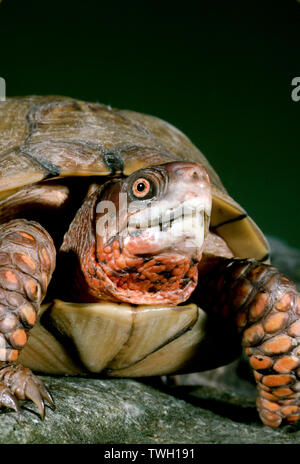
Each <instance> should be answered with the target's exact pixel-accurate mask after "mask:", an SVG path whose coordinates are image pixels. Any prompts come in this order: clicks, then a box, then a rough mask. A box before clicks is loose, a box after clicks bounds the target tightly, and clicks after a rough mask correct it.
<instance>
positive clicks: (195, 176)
mask: <svg viewBox="0 0 300 464" xmlns="http://www.w3.org/2000/svg"><path fill="white" fill-rule="evenodd" d="M192 177H193V179H199V174H198V172H197V171H194V172H193V174H192Z"/></svg>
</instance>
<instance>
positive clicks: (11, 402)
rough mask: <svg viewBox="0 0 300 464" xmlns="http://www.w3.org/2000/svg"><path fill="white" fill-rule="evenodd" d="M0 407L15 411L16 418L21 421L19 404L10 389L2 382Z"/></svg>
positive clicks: (0, 384) (0, 385) (0, 386)
mask: <svg viewBox="0 0 300 464" xmlns="http://www.w3.org/2000/svg"><path fill="white" fill-rule="evenodd" d="M0 406H1V407H4V408H9V409H13V410H14V411H16V413H17V414H18V418H19V419H20V420H21V417H22V413H21V408H20V405H19V402H18V400H17V398H16V397H15V395H13V394H12V393H11V391H10V389H9V388H8V387H7V386H6V385H5V384H4V383H2V382H1V383H0Z"/></svg>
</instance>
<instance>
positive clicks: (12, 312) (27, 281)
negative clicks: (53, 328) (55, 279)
mask: <svg viewBox="0 0 300 464" xmlns="http://www.w3.org/2000/svg"><path fill="white" fill-rule="evenodd" d="M55 255H56V251H55V247H54V244H53V241H52V238H51V237H50V235H49V234H48V232H46V230H45V229H43V227H42V226H41V225H40V224H38V223H36V222H33V221H27V220H24V219H18V220H13V221H10V222H8V223H6V224H2V225H0V406H4V407H9V408H13V409H15V410H16V411H18V413H20V408H19V404H18V400H25V399H30V400H32V401H33V402H34V403H35V404H36V405H37V406H38V408H39V412H40V415H41V417H44V409H45V408H44V401H43V400H46V401H48V403H49V404H50V406H53V401H52V399H51V396H50V394H49V393H48V392H47V390H46V388H45V387H44V386H43V384H42V382H41V381H40V380H39V379H38V378H37V377H36V376H35V375H34V374H32V372H31V371H30V369H27V368H24V367H23V366H21V365H20V364H16V360H17V358H18V354H19V352H20V350H21V349H22V348H23V347H24V345H25V344H26V341H27V338H28V333H29V330H30V329H31V328H32V327H33V326H34V324H35V321H36V316H37V313H38V311H39V307H40V303H41V302H42V300H43V298H44V296H45V294H46V291H47V287H48V284H49V281H50V279H51V276H52V273H53V271H54V268H55Z"/></svg>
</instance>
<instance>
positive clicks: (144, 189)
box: [132, 177, 150, 198]
mask: <svg viewBox="0 0 300 464" xmlns="http://www.w3.org/2000/svg"><path fill="white" fill-rule="evenodd" d="M149 191H150V182H149V181H148V180H147V179H144V178H143V177H141V178H140V179H137V180H136V181H135V182H134V184H133V186H132V193H133V195H134V196H135V197H137V198H144V197H145V196H146V195H148V193H149Z"/></svg>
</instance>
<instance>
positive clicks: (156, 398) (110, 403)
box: [0, 239, 300, 444]
mask: <svg viewBox="0 0 300 464" xmlns="http://www.w3.org/2000/svg"><path fill="white" fill-rule="evenodd" d="M270 242H271V246H272V250H273V253H272V254H273V264H274V265H276V266H277V267H279V268H280V270H281V271H282V272H284V273H285V274H286V275H288V276H289V277H290V278H292V279H293V280H294V281H296V282H297V284H298V285H299V288H300V252H299V251H297V250H292V249H290V248H289V247H287V246H286V245H284V244H283V243H282V242H280V241H279V240H277V239H270ZM41 377H42V376H41ZM42 378H43V380H44V382H45V383H46V385H47V386H48V387H49V389H50V391H51V393H52V394H53V396H54V398H55V403H56V410H55V411H54V412H53V411H51V410H50V409H49V408H47V411H46V418H45V420H44V421H42V420H41V419H40V418H39V417H38V415H37V413H36V408H35V406H34V405H33V404H32V403H30V402H24V403H23V416H24V417H23V421H22V423H21V424H19V423H18V422H17V417H16V414H15V413H14V412H12V411H8V412H7V411H1V412H0V428H1V434H0V443H2V444H4V443H6V444H12V443H49V444H50V443H51V444H53V443H85V444H92V443H95V444H96V443H97V444H98V443H104V444H111V443H115V444H119V443H129V444H135V443H147V444H152V443H158V444H162V443H177V444H179V443H185V444H188V443H227V444H229V443H299V441H300V425H295V426H285V427H282V428H280V429H275V430H273V429H271V428H268V427H265V426H263V425H262V423H261V422H260V420H259V418H258V416H257V413H256V409H255V396H256V392H255V386H254V384H253V382H252V381H251V378H250V376H249V371H248V368H247V366H246V363H245V362H244V361H243V360H242V361H240V362H239V363H238V362H235V363H232V364H231V365H229V366H227V367H225V368H219V369H216V370H215V371H213V372H212V371H211V372H210V373H205V374H192V375H189V376H184V378H183V380H182V385H181V386H179V387H170V386H166V385H163V384H162V383H159V382H157V385H154V384H152V385H150V384H149V382H148V384H147V382H145V381H139V380H127V379H109V380H105V379H95V378H91V379H88V378H82V377H81V378H79V377H78V378H75V377H73V378H70V377H69V378H68V377H55V376H53V377H49V376H47V377H46V376H45V377H42Z"/></svg>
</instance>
